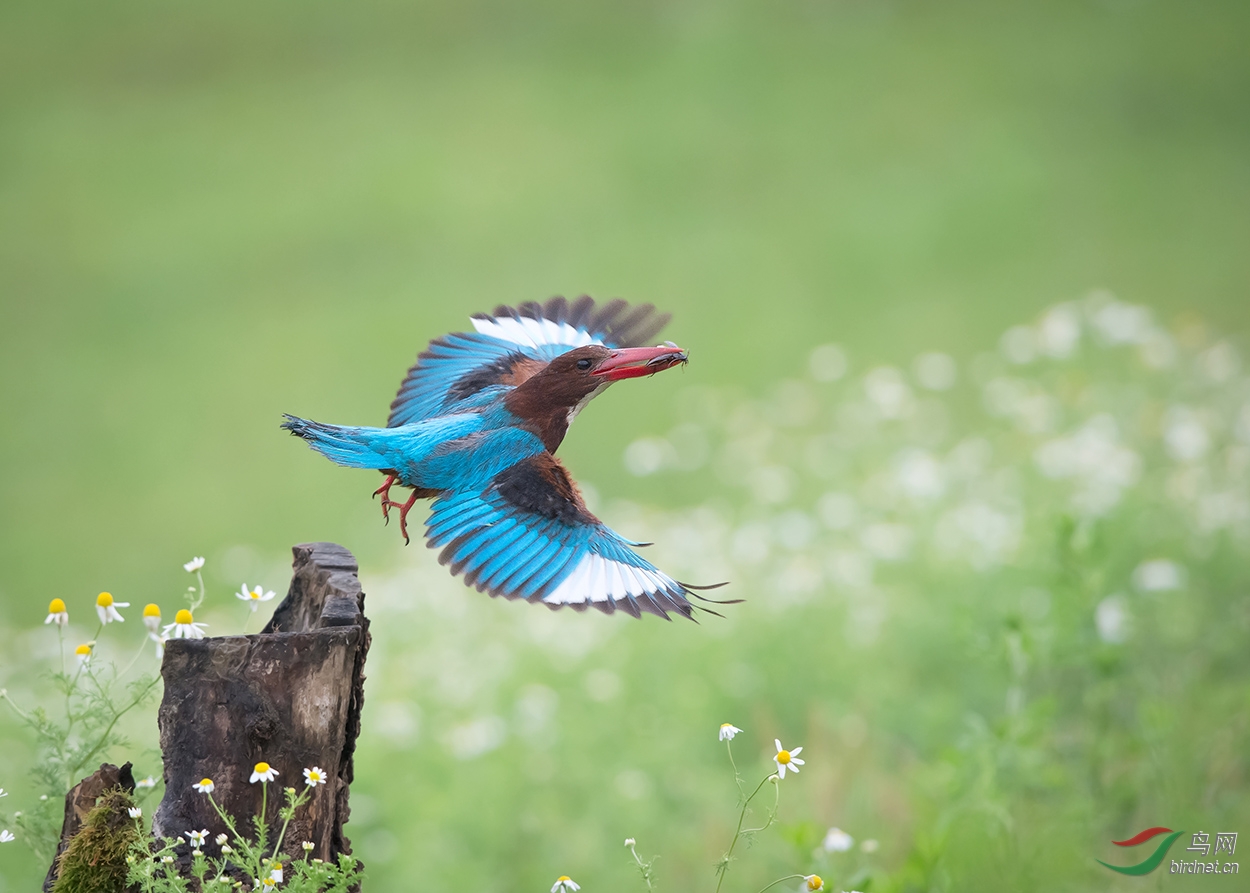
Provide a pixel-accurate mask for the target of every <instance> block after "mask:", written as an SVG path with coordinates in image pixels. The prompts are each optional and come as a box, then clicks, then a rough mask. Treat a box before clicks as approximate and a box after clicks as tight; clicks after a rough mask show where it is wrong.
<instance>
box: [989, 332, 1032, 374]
mask: <svg viewBox="0 0 1250 893" xmlns="http://www.w3.org/2000/svg"><path fill="white" fill-rule="evenodd" d="M998 347H999V349H1000V350H1001V351H1002V352H1003V356H1005V357H1006V358H1007V359H1008V360H1010V361H1011V362H1013V363H1015V364H1016V365H1018V366H1023V365H1024V364H1026V363H1031V362H1033V360H1034V359H1036V358H1037V337H1036V336H1035V335H1034V333H1033V330H1032V329H1031V328H1029V327H1028V326H1013V327H1012V328H1010V329H1008V330H1007V331H1006V332H1004V333H1003V337H1002V338H1001V339H999V342H998Z"/></svg>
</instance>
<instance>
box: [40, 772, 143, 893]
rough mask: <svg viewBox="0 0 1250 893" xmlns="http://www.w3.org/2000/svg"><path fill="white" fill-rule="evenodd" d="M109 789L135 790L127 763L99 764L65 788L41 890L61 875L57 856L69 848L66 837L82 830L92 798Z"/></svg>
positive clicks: (98, 797) (59, 856)
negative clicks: (55, 840)
mask: <svg viewBox="0 0 1250 893" xmlns="http://www.w3.org/2000/svg"><path fill="white" fill-rule="evenodd" d="M113 788H122V789H124V790H125V791H127V792H128V793H131V794H133V793H134V792H135V778H134V775H132V774H131V771H130V764H129V763H126V764H124V765H122V766H121V767H120V768H118V767H117V766H114V765H113V764H112V763H103V764H101V765H100V768H99V769H97V770H96V771H95V772H93V773H92V774H91V775H88V776H87V777H86V778H84V779H83V780H82V781H80V782H78V784H76V785H74V786H73V787H72V788H70V789H69V793H68V794H66V795H65V820H64V822H62V824H61V842H60V843H58V844H57V847H56V856H54V857H53V859H52V864H51V865H50V866H49V867H48V876H47V877H45V878H44V880H43V890H44V893H48V891H50V890H51V889H52V886H53V885H54V884H55V883H56V880H57V878H58V877H60V874H61V855H62V854H63V853H64V852H65V850H66V849H67V848H68V847H69V842H70V840H72V839H73V837H74V835H75V834H77V833H78V832H79V831H81V830H82V823H83V820H84V819H86V818H87V813H89V812H91V810H92V809H94V808H95V805H96V801H97V800H99V799H100V797H101V796H102V795H103V794H104V793H105V792H106V791H111V790H112V789H113Z"/></svg>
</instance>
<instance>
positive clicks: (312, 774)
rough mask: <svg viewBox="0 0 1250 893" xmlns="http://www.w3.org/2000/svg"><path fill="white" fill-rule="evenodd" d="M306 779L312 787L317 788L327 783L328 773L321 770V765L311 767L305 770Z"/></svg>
mask: <svg viewBox="0 0 1250 893" xmlns="http://www.w3.org/2000/svg"><path fill="white" fill-rule="evenodd" d="M304 781H305V782H307V784H308V786H309V787H310V788H315V787H316V786H317V785H319V784H325V783H326V774H325V773H324V772H323V771H321V767H320V766H313V767H312V768H311V769H305V770H304Z"/></svg>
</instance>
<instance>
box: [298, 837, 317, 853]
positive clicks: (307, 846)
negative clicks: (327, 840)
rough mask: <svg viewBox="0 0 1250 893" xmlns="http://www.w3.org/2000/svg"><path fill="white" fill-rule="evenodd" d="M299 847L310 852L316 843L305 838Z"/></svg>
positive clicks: (315, 846)
mask: <svg viewBox="0 0 1250 893" xmlns="http://www.w3.org/2000/svg"><path fill="white" fill-rule="evenodd" d="M300 847H301V848H302V849H303V850H304V852H306V853H311V852H312V851H313V850H315V849H316V848H317V845H316V844H315V843H313V842H312V841H311V840H305V841H304V842H303V843H301V844H300Z"/></svg>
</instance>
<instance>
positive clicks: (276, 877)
mask: <svg viewBox="0 0 1250 893" xmlns="http://www.w3.org/2000/svg"><path fill="white" fill-rule="evenodd" d="M269 877H270V878H271V879H272V880H273V882H274V883H275V884H280V883H282V863H281V862H278V863H277V864H276V865H274V868H273V871H271V872H269Z"/></svg>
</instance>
